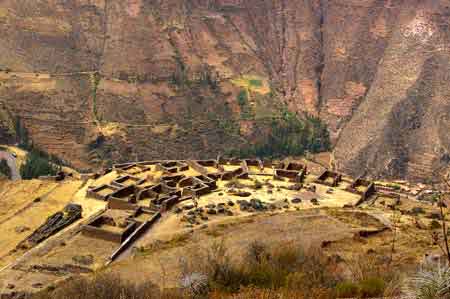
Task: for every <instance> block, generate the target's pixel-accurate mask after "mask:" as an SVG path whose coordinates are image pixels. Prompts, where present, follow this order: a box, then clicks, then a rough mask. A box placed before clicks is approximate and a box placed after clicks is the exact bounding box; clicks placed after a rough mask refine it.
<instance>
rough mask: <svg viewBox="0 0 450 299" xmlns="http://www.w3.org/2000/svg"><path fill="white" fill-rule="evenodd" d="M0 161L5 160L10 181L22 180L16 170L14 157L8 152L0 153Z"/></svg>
mask: <svg viewBox="0 0 450 299" xmlns="http://www.w3.org/2000/svg"><path fill="white" fill-rule="evenodd" d="M1 160H5V161H6V163H7V164H8V166H9V169H11V180H13V181H18V180H21V179H22V178H21V177H20V172H19V169H18V168H17V164H16V157H14V156H13V155H12V154H11V153H9V152H5V151H0V161H1Z"/></svg>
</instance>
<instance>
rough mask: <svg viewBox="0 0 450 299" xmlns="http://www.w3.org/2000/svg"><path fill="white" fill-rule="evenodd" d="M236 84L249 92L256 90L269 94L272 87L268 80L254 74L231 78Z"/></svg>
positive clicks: (256, 91)
mask: <svg viewBox="0 0 450 299" xmlns="http://www.w3.org/2000/svg"><path fill="white" fill-rule="evenodd" d="M231 83H233V84H234V85H236V86H239V87H242V88H244V89H245V90H247V91H248V92H254V93H259V94H263V95H265V94H269V93H270V87H269V84H268V83H267V80H266V79H264V78H262V77H259V76H254V75H244V76H242V77H239V78H236V79H233V80H231Z"/></svg>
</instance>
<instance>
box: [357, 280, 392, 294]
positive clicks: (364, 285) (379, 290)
mask: <svg viewBox="0 0 450 299" xmlns="http://www.w3.org/2000/svg"><path fill="white" fill-rule="evenodd" d="M385 288H386V284H385V282H384V281H383V280H382V279H381V278H379V277H372V278H368V279H365V280H363V281H361V282H360V283H359V296H360V297H361V298H371V297H379V296H382V295H383V293H384V290H385Z"/></svg>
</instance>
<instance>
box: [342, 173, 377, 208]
mask: <svg viewBox="0 0 450 299" xmlns="http://www.w3.org/2000/svg"><path fill="white" fill-rule="evenodd" d="M346 190H347V191H348V192H352V193H355V194H359V195H361V199H360V200H359V202H358V204H359V203H361V202H363V201H365V200H367V199H368V198H369V197H370V196H372V195H373V194H375V193H376V190H375V183H374V182H372V181H368V180H365V179H362V178H358V179H356V180H355V181H354V182H353V183H352V184H351V185H350V186H349V187H347V188H346ZM358 204H357V205H358Z"/></svg>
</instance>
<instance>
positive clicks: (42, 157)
mask: <svg viewBox="0 0 450 299" xmlns="http://www.w3.org/2000/svg"><path fill="white" fill-rule="evenodd" d="M60 170H61V167H59V166H57V165H56V164H55V161H53V160H52V159H51V158H50V157H49V156H48V155H47V154H45V153H43V152H41V151H39V150H37V149H33V150H32V151H31V152H30V153H28V154H27V158H26V160H25V163H24V164H23V165H22V166H21V167H20V175H21V176H22V179H24V180H31V179H34V178H38V177H40V176H45V175H56V174H57V173H58V171H60Z"/></svg>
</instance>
